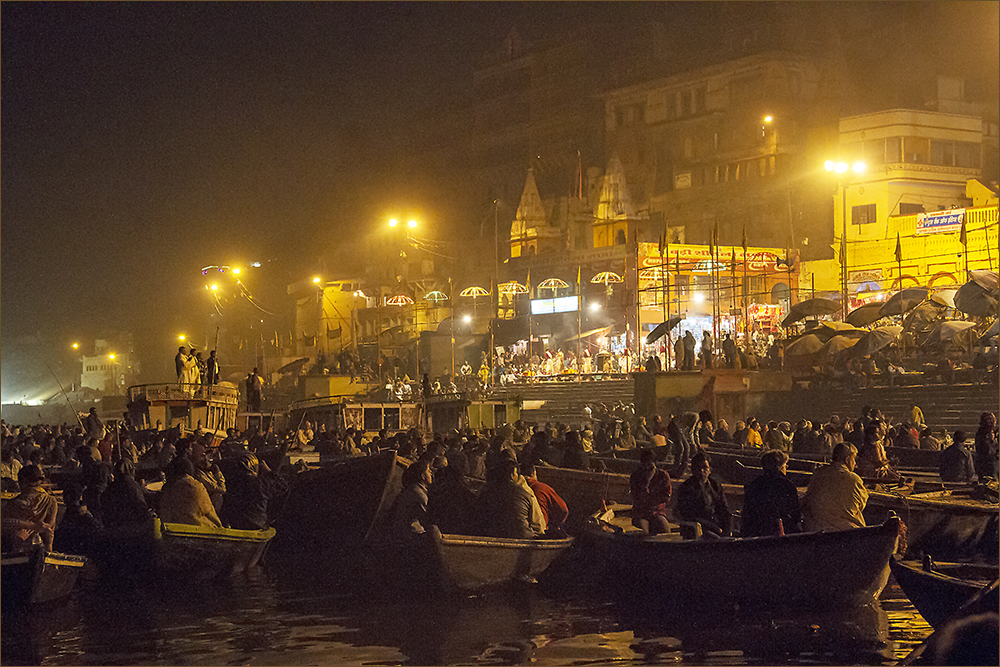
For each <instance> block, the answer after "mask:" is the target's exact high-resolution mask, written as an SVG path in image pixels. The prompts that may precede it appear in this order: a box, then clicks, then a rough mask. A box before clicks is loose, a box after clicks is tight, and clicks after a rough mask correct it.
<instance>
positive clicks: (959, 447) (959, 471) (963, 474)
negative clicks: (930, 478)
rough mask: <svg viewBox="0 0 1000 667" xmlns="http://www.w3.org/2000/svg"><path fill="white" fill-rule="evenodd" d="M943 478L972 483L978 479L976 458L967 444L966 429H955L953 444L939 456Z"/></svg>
mask: <svg viewBox="0 0 1000 667" xmlns="http://www.w3.org/2000/svg"><path fill="white" fill-rule="evenodd" d="M938 463H939V470H940V475H941V480H942V481H945V482H960V483H965V484H971V483H973V482H975V481H976V479H977V477H976V465H975V459H974V458H973V456H972V452H970V451H969V450H968V449H967V448H966V446H965V431H955V434H954V435H953V436H952V437H951V445H950V446H948V447H945V448H944V449H943V450H942V451H941V454H940V457H939V458H938Z"/></svg>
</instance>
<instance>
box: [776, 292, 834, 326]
mask: <svg viewBox="0 0 1000 667" xmlns="http://www.w3.org/2000/svg"><path fill="white" fill-rule="evenodd" d="M838 310H840V302H838V301H832V300H830V299H821V298H818V297H817V298H815V299H806V300H805V301H800V302H799V303H797V304H795V305H794V306H792V307H791V308H790V309H789V311H788V315H786V316H785V319H783V320H782V321H781V326H783V327H787V326H788V325H790V324H794V323H796V322H798V321H799V320H804V319H805V318H807V317H812V316H816V315H831V314H833V313H835V312H837V311H838Z"/></svg>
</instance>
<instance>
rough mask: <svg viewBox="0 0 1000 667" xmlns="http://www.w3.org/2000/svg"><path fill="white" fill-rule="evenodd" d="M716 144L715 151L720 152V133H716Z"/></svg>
mask: <svg viewBox="0 0 1000 667" xmlns="http://www.w3.org/2000/svg"><path fill="white" fill-rule="evenodd" d="M714 144H715V150H716V151H718V150H719V133H718V132H716V133H715V138H714Z"/></svg>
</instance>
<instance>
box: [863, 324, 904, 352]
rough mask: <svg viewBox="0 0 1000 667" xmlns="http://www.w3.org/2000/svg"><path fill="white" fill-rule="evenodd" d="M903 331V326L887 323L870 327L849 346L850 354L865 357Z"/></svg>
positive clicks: (894, 338)
mask: <svg viewBox="0 0 1000 667" xmlns="http://www.w3.org/2000/svg"><path fill="white" fill-rule="evenodd" d="M902 332H903V327H900V326H896V325H889V326H885V327H878V328H877V329H872V330H871V331H869V332H868V333H866V334H865V335H864V336H862V337H861V338H859V339H858V342H857V343H856V344H855V345H854V347H852V348H851V350H852V354H854V355H855V356H858V357H866V356H868V355H869V354H872V353H874V352H878V351H879V350H881V349H882V348H883V347H885V346H886V345H888V344H889V343H891V342H892V341H894V340H896V339H897V338H899V334H901V333H902Z"/></svg>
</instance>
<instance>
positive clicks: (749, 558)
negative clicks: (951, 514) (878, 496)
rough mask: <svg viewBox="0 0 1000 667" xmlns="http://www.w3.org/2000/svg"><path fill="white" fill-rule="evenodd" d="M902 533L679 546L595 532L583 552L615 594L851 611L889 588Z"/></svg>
mask: <svg viewBox="0 0 1000 667" xmlns="http://www.w3.org/2000/svg"><path fill="white" fill-rule="evenodd" d="M899 527H900V523H899V520H898V519H890V520H888V521H886V522H885V523H884V524H882V525H878V526H873V527H869V528H857V529H853V530H844V531H832V532H820V533H797V534H790V535H783V536H770V537H754V538H747V539H742V538H735V539H728V538H727V539H697V540H682V539H680V536H679V535H678V534H676V533H668V534H665V535H656V536H647V535H645V534H642V533H641V532H638V533H637V532H628V531H624V532H619V531H617V530H614V529H610V530H609V526H608V525H607V524H599V525H598V524H595V526H594V527H593V528H592V529H590V530H588V531H587V532H586V533H584V534H583V535H582V536H581V537H580V544H581V545H582V546H583V547H584V548H589V549H592V550H593V551H594V552H595V554H597V555H598V556H599V557H600V558H601V559H602V560H603V563H604V567H605V573H606V575H607V576H608V577H609V578H610V582H611V585H612V586H614V587H615V589H616V590H618V591H621V592H623V593H625V594H626V595H630V596H636V597H637V598H638V597H640V596H641V598H642V599H648V600H650V601H654V602H656V603H664V602H665V603H668V604H679V605H690V606H716V605H720V604H723V605H771V606H778V607H780V606H818V607H845V606H847V607H850V606H858V605H863V604H867V603H869V602H871V601H872V600H874V599H875V598H876V597H877V596H878V594H879V593H880V592H881V590H882V588H883V587H884V586H885V583H886V580H887V579H888V574H889V570H888V564H889V558H890V556H891V555H892V553H893V551H895V549H896V540H897V536H898V534H899Z"/></svg>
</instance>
